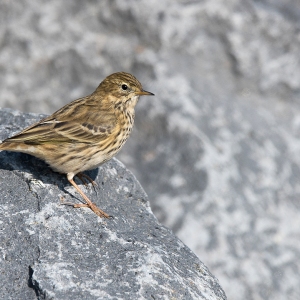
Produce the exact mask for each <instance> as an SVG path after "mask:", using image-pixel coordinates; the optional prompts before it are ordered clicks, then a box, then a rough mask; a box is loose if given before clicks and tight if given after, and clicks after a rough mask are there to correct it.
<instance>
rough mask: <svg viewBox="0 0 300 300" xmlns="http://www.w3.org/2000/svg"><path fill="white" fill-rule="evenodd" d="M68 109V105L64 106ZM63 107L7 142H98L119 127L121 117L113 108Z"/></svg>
mask: <svg viewBox="0 0 300 300" xmlns="http://www.w3.org/2000/svg"><path fill="white" fill-rule="evenodd" d="M62 109H64V108H62ZM62 109H60V110H59V111H57V112H56V113H54V114H53V115H52V116H50V117H47V118H45V119H43V120H41V121H39V122H38V123H36V124H33V125H31V126H29V127H27V128H25V129H24V130H23V131H22V132H20V133H19V134H17V135H15V136H13V137H11V138H8V139H6V140H5V141H4V142H21V143H26V144H47V143H72V142H78V143H91V144H93V143H97V142H100V141H101V140H103V139H105V138H107V137H108V136H109V135H110V134H111V133H112V130H113V129H114V128H115V126H116V123H117V118H116V116H115V114H114V112H110V111H109V110H98V111H97V110H96V108H95V109H91V107H90V108H89V110H88V112H87V110H86V109H85V110H84V113H82V112H81V111H80V109H79V110H77V111H76V114H75V115H74V117H72V114H71V115H70V114H67V115H64V114H62Z"/></svg>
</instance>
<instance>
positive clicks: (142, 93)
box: [136, 90, 154, 96]
mask: <svg viewBox="0 0 300 300" xmlns="http://www.w3.org/2000/svg"><path fill="white" fill-rule="evenodd" d="M136 94H137V95H139V96H143V95H144V96H154V94H153V93H151V92H147V91H144V90H141V91H139V92H136Z"/></svg>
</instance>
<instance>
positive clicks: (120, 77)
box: [95, 72, 154, 109]
mask: <svg viewBox="0 0 300 300" xmlns="http://www.w3.org/2000/svg"><path fill="white" fill-rule="evenodd" d="M95 93H97V94H100V95H101V96H102V97H106V98H107V100H108V101H110V102H113V103H114V104H115V106H117V107H118V106H122V107H123V108H127V109H130V108H131V109H134V107H135V105H136V104H137V102H138V99H139V97H140V96H144V95H145V96H147V95H148V96H153V95H154V94H153V93H151V92H147V91H145V90H143V87H142V85H141V83H140V82H139V81H138V80H137V79H136V78H135V77H134V76H133V75H131V74H129V73H125V72H118V73H113V74H111V75H109V76H107V77H106V78H105V79H104V80H103V81H102V82H101V83H100V85H99V86H98V88H97V89H96V91H95Z"/></svg>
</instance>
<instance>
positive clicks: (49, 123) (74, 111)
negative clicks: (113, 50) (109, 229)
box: [0, 72, 154, 218]
mask: <svg viewBox="0 0 300 300" xmlns="http://www.w3.org/2000/svg"><path fill="white" fill-rule="evenodd" d="M143 95H154V94H152V93H150V92H147V91H144V90H143V88H142V85H141V83H140V82H139V81H138V80H137V79H136V78H135V77H134V76H133V75H131V74H128V73H125V72H119V73H114V74H111V75H110V76H108V77H106V78H105V79H104V80H103V81H102V82H101V83H100V85H99V86H98V87H97V89H96V90H95V91H94V92H93V93H92V94H91V95H89V96H86V97H84V98H80V99H77V100H74V101H72V102H71V103H69V104H67V105H65V106H64V107H62V108H61V109H60V110H58V111H57V112H55V113H54V114H52V115H51V116H50V117H47V118H45V119H42V120H41V121H39V122H38V123H35V124H33V125H32V126H29V127H27V128H26V129H24V130H23V131H22V132H20V133H18V134H16V135H14V136H13V137H11V138H8V139H6V140H4V141H3V142H2V144H0V150H9V151H15V152H23V153H27V154H31V155H33V156H36V157H38V158H39V159H42V160H44V161H45V162H46V163H48V164H49V165H50V167H51V168H52V169H53V170H54V171H56V172H59V173H63V174H66V175H67V178H68V180H69V182H70V183H71V184H72V185H73V186H74V187H75V189H76V190H77V191H78V192H79V194H80V195H81V196H82V197H83V199H84V200H85V202H86V204H74V205H73V206H74V207H89V208H91V209H92V210H93V212H95V213H96V214H97V215H98V216H99V217H104V218H108V217H109V215H108V214H107V213H105V212H104V211H102V210H101V209H99V208H98V207H97V206H96V205H95V204H94V203H92V201H91V200H90V199H89V198H88V197H87V196H86V195H85V194H84V193H83V192H82V190H81V189H80V188H79V186H78V185H77V184H76V183H75V182H74V180H73V178H74V176H75V175H77V176H78V177H79V178H80V179H81V180H82V178H87V179H88V180H89V181H90V182H93V181H92V179H90V178H89V177H88V176H87V175H85V174H83V173H82V172H83V171H86V170H90V169H94V168H96V167H98V166H99V165H101V164H103V163H104V162H106V161H108V160H109V159H111V158H112V157H113V156H114V155H116V154H117V152H118V151H119V150H120V149H121V147H122V146H123V145H124V143H125V142H126V140H127V138H128V136H129V134H130V132H131V129H132V126H133V122H134V108H135V105H136V104H137V102H138V100H139V96H143Z"/></svg>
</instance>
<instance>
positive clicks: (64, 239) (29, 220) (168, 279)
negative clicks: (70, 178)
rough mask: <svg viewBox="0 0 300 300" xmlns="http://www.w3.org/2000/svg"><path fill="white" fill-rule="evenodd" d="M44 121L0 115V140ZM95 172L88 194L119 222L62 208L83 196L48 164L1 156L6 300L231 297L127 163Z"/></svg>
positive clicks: (0, 240)
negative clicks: (161, 214) (165, 222)
mask: <svg viewBox="0 0 300 300" xmlns="http://www.w3.org/2000/svg"><path fill="white" fill-rule="evenodd" d="M39 117H40V116H38V115H33V114H22V113H19V112H17V111H13V110H10V109H4V110H0V121H1V123H0V124H1V125H0V138H1V139H3V138H5V137H7V135H8V134H10V135H11V134H12V133H13V132H15V131H16V130H19V129H20V127H25V126H26V125H28V124H30V123H32V122H33V121H34V120H36V119H39ZM88 174H89V175H90V176H91V177H92V178H93V179H94V180H95V181H96V183H97V184H98V186H97V187H96V188H95V189H92V188H88V187H85V186H84V185H83V186H81V188H82V189H84V192H85V193H87V195H88V196H89V197H90V198H91V199H92V201H94V202H95V203H97V205H98V206H99V207H101V208H102V209H103V210H105V211H106V212H108V213H109V214H111V215H112V216H113V219H109V220H103V219H100V218H99V217H97V216H96V215H95V214H94V213H93V212H92V211H91V210H89V209H85V208H81V209H74V208H73V207H71V206H67V205H62V204H61V203H62V201H63V202H65V203H68V202H71V203H75V202H79V201H80V200H79V199H80V198H78V195H77V194H76V193H75V191H74V189H73V187H71V186H70V185H68V183H67V180H66V178H65V176H63V175H62V174H58V173H54V172H52V171H51V170H50V169H49V168H48V167H47V165H45V163H43V162H42V161H40V160H38V159H36V158H34V157H32V156H30V155H25V154H22V153H13V152H7V151H2V152H1V153H0V177H1V182H0V194H1V200H0V202H1V203H0V209H1V213H0V232H1V235H0V252H1V255H0V269H1V273H0V281H1V289H0V290H1V296H0V298H1V299H20V300H21V299H24V300H25V299H26V300H28V299H73V300H74V299H207V300H213V299H214V300H215V299H220V300H221V299H226V296H225V293H224V292H223V290H222V289H221V287H220V285H219V283H218V280H217V279H216V278H215V277H214V276H213V275H212V274H211V273H210V272H209V270H208V269H207V267H206V266H205V265H204V264H203V263H202V262H201V261H200V260H199V259H198V258H197V257H196V255H195V254H193V253H192V252H191V250H189V248H188V247H187V246H185V245H184V244H183V243H182V242H181V241H180V240H179V239H178V238H177V237H176V236H175V235H174V234H172V233H171V231H170V230H169V229H167V228H165V227H164V226H162V225H160V224H159V223H158V221H157V219H156V218H155V217H154V215H153V213H152V211H151V209H150V206H149V202H148V200H147V195H146V194H145V192H144V190H143V189H142V187H141V186H140V184H139V183H138V181H137V180H136V178H135V177H134V176H133V174H131V173H130V172H129V171H128V170H127V169H126V168H125V167H124V165H123V164H122V163H120V162H119V161H118V160H116V159H113V160H111V161H110V162H108V163H106V164H104V165H103V166H102V167H100V168H98V169H95V170H92V171H89V173H88Z"/></svg>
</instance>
